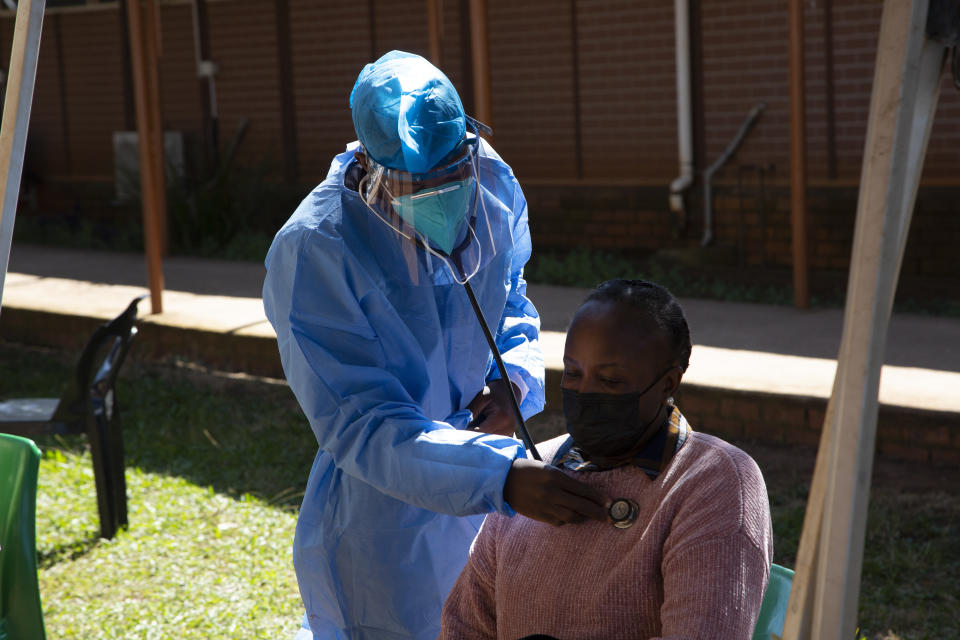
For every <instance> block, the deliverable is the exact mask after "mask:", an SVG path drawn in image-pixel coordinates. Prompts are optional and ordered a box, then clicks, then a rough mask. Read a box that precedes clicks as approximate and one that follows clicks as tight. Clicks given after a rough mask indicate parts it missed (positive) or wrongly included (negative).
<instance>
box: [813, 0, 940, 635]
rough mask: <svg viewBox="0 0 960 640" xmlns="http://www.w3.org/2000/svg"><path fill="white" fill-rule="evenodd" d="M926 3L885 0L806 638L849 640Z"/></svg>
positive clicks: (926, 123)
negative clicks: (811, 604)
mask: <svg viewBox="0 0 960 640" xmlns="http://www.w3.org/2000/svg"><path fill="white" fill-rule="evenodd" d="M927 5H928V2H927V1H926V0H917V1H915V2H911V3H906V2H903V1H902V0H886V2H885V3H884V8H883V18H882V22H881V25H880V38H879V43H878V47H877V62H876V67H875V70H874V78H873V92H872V96H871V102H870V115H869V120H868V126H867V138H866V144H865V149H864V156H863V168H862V171H861V181H860V195H859V199H858V203H857V219H856V227H855V231H854V244H853V256H852V260H851V267H850V281H849V285H848V288H847V303H846V309H845V312H844V327H843V336H842V338H841V346H840V358H839V360H840V362H842V363H843V367H842V369H838V377H837V380H836V382H835V385H834V389H835V393H834V397H833V398H832V401H833V403H834V405H835V412H836V428H835V429H834V430H833V434H832V443H831V444H832V446H831V455H830V465H829V474H828V481H827V491H826V496H825V499H824V508H823V521H822V528H821V533H820V545H819V548H820V551H819V554H818V564H817V579H816V584H815V594H814V604H813V618H812V623H811V626H810V637H811V638H852V637H853V635H854V632H855V629H856V626H857V619H856V616H857V605H858V600H859V593H860V577H861V570H862V566H863V545H864V535H865V530H866V515H867V504H868V502H869V495H870V477H871V473H872V467H873V453H874V447H875V442H876V427H877V411H878V399H877V395H878V390H879V384H880V369H881V367H882V365H883V358H884V352H885V350H886V339H887V328H888V326H889V321H890V311H891V308H892V306H893V298H894V293H895V291H896V286H897V279H898V276H899V272H900V265H901V263H902V260H903V251H904V248H905V246H906V238H907V234H908V231H909V228H910V219H911V216H912V213H913V205H914V202H915V200H916V194H917V187H918V185H919V181H920V174H921V171H922V169H923V159H924V155H925V152H926V147H927V141H928V139H929V135H930V128H931V125H932V123H933V117H934V113H935V111H936V104H937V98H938V96H939V89H940V76H941V74H942V69H943V62H944V60H945V51H946V48H945V46H944V45H942V44H939V43H937V42H934V41H933V40H929V39H927V38H926V34H925V25H926V14H927Z"/></svg>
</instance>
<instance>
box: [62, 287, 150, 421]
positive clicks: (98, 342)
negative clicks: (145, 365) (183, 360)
mask: <svg viewBox="0 0 960 640" xmlns="http://www.w3.org/2000/svg"><path fill="white" fill-rule="evenodd" d="M146 297H147V296H145V295H143V296H138V297H136V298H134V299H133V301H132V302H131V303H130V304H129V305H128V306H127V308H126V309H125V310H124V311H123V313H121V314H120V315H118V316H117V317H116V318H114V319H113V320H111V321H110V322H107V323H104V324H102V325H100V326H99V327H97V330H96V331H94V332H93V335H92V336H90V340H88V341H87V344H86V346H85V347H84V348H83V352H82V353H81V354H80V359H79V360H78V361H77V366H76V369H75V370H74V376H73V378H71V379H70V381H69V382H68V383H67V387H66V389H65V390H64V392H63V394H62V395H61V396H60V404H58V405H57V410H56V412H55V413H54V415H53V418H52V420H53V421H62V422H70V421H71V420H70V419H71V418H72V417H74V416H76V415H77V414H78V413H79V414H81V415H82V414H83V413H85V411H86V406H87V405H86V403H87V401H88V400H89V399H90V396H91V394H96V395H97V396H99V397H100V398H103V397H104V396H106V394H107V392H108V391H109V390H110V389H111V388H112V387H113V384H114V382H115V381H116V379H117V373H118V372H119V371H120V365H122V364H123V359H124V358H125V357H126V355H127V351H128V350H129V349H130V343H131V341H132V340H133V337H134V336H135V335H137V328H136V327H135V326H134V322H135V321H136V319H137V304H138V303H139V302H140V301H141V300H143V299H144V298H146Z"/></svg>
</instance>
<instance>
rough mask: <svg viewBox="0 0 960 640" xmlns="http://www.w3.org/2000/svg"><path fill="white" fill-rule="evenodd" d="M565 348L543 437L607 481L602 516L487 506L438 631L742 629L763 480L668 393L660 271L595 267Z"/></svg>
mask: <svg viewBox="0 0 960 640" xmlns="http://www.w3.org/2000/svg"><path fill="white" fill-rule="evenodd" d="M563 360H564V371H563V382H562V392H563V412H564V416H565V418H566V423H567V431H568V433H569V436H561V437H559V438H555V439H553V440H550V441H548V442H546V443H544V444H543V445H541V446H540V447H538V449H539V451H540V452H541V454H542V455H543V458H544V460H552V461H553V464H554V465H556V466H558V467H560V468H561V469H563V470H564V471H565V472H566V473H568V474H570V475H572V476H575V477H576V478H578V479H580V480H583V481H585V482H588V483H590V484H592V485H594V486H596V487H597V488H599V489H600V490H601V491H603V492H604V493H605V494H606V495H607V496H608V497H609V498H610V499H611V508H610V512H611V522H609V523H602V522H596V521H590V522H582V523H578V524H569V525H567V526H563V527H554V526H550V525H549V524H545V523H542V522H538V521H536V520H531V519H529V518H526V517H523V516H519V515H518V516H514V517H512V518H510V517H506V516H503V515H501V514H490V515H488V516H487V518H486V520H485V521H484V523H483V527H482V528H481V529H480V533H479V534H478V535H477V538H476V539H475V540H474V543H473V547H472V548H471V550H470V558H469V561H468V562H467V565H466V567H465V568H464V569H463V572H462V573H461V574H460V577H459V579H458V580H457V582H456V584H455V585H454V587H453V590H452V591H451V593H450V595H449V596H448V598H447V601H446V604H445V605H444V608H443V630H442V632H441V638H445V639H449V638H470V639H474V638H509V639H515V638H524V637H527V636H538V637H541V638H542V637H556V638H562V639H564V640H569V639H577V638H603V639H605V640H612V639H616V638H631V639H633V638H672V639H680V638H702V639H705V640H706V639H709V640H717V639H723V640H735V639H742V640H749V638H750V636H751V633H752V631H753V626H754V623H755V622H756V620H757V616H758V615H759V613H760V603H761V600H762V599H763V593H764V590H765V589H766V585H767V580H768V578H769V574H770V562H771V557H772V555H773V545H772V534H771V527H770V509H769V504H768V502H767V491H766V486H765V485H764V481H763V476H762V475H761V474H760V470H759V469H758V468H757V465H756V463H755V462H754V461H753V459H751V458H750V456H748V455H747V454H746V453H744V452H743V451H741V450H740V449H738V448H736V447H734V446H733V445H730V444H728V443H726V442H724V441H723V440H720V439H718V438H715V437H713V436H709V435H706V434H703V433H699V432H696V431H693V430H692V429H691V428H690V426H689V425H688V424H687V422H686V420H685V419H684V417H683V415H682V414H681V413H680V410H679V409H678V408H677V407H676V406H675V405H674V404H673V398H672V396H673V394H674V393H675V392H676V390H677V387H678V386H679V385H680V379H681V377H682V376H683V373H684V372H685V371H686V369H687V365H688V363H689V360H690V333H689V330H688V328H687V322H686V319H685V318H684V315H683V310H682V309H681V307H680V304H679V303H678V302H677V300H676V298H674V297H673V295H671V294H670V292H669V291H667V290H666V289H664V288H663V287H661V286H659V285H657V284H653V283H650V282H645V281H643V280H632V281H631V280H611V281H609V282H605V283H604V284H602V285H600V287H598V288H597V289H596V290H595V291H594V292H593V293H592V294H591V295H590V296H589V297H588V298H587V300H586V301H585V302H584V303H583V305H582V306H581V307H580V309H579V310H578V311H577V313H576V315H575V317H574V319H573V322H572V324H571V325H570V330H569V332H568V333H567V341H566V348H565V350H564V358H563ZM614 519H616V520H614Z"/></svg>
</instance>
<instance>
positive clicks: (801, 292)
mask: <svg viewBox="0 0 960 640" xmlns="http://www.w3.org/2000/svg"><path fill="white" fill-rule="evenodd" d="M803 24H804V20H803V0H790V196H791V197H790V222H791V227H792V232H793V304H794V306H796V307H797V308H799V309H806V308H807V307H809V306H810V290H809V284H808V278H807V274H808V268H807V147H806V139H807V131H806V106H805V104H804V103H805V100H806V96H805V94H806V91H805V87H804V76H805V72H804V61H803V50H804V46H803Z"/></svg>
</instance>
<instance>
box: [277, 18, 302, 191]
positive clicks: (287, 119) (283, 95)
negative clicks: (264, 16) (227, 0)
mask: <svg viewBox="0 0 960 640" xmlns="http://www.w3.org/2000/svg"><path fill="white" fill-rule="evenodd" d="M274 7H275V11H276V13H275V15H276V29H277V31H276V33H277V77H278V79H279V81H280V129H281V139H280V143H281V149H282V151H283V177H284V179H285V180H286V181H287V182H288V183H290V184H296V183H297V180H298V179H299V174H300V170H299V167H298V162H297V112H296V107H295V105H294V103H293V56H292V55H291V53H290V47H291V44H290V2H289V0H274Z"/></svg>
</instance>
